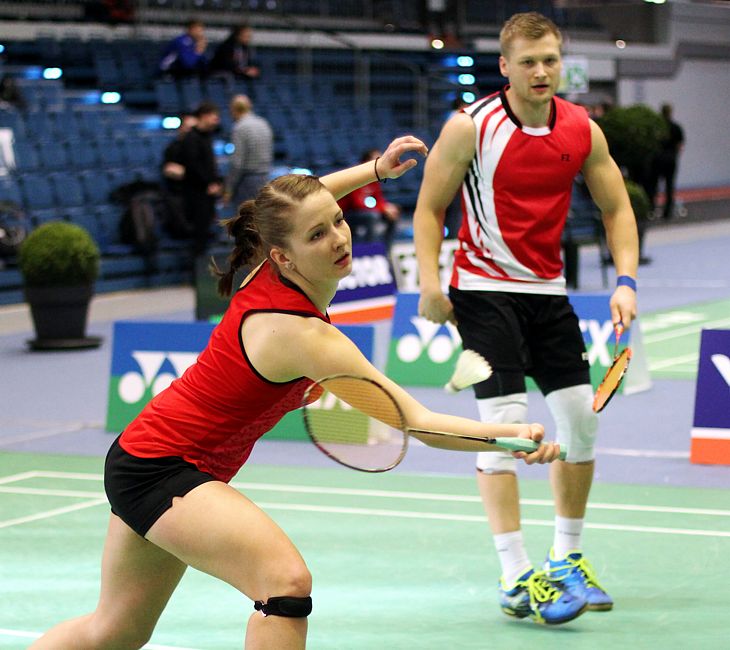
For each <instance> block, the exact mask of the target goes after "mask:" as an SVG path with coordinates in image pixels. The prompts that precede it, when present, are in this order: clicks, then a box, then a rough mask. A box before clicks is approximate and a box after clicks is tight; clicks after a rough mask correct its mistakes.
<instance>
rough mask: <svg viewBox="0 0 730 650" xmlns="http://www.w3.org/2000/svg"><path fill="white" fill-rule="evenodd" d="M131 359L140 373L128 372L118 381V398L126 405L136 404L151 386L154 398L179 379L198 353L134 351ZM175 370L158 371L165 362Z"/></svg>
mask: <svg viewBox="0 0 730 650" xmlns="http://www.w3.org/2000/svg"><path fill="white" fill-rule="evenodd" d="M132 358H133V359H134V360H135V361H136V362H137V365H138V366H139V368H140V370H141V371H142V372H141V373H139V372H134V371H133V370H130V371H129V372H126V373H124V374H123V375H122V376H121V377H120V379H119V386H118V391H119V397H120V398H121V400H122V401H123V402H126V403H127V404H136V403H137V402H139V401H140V400H141V399H142V398H143V397H144V394H145V391H146V390H147V389H148V388H149V387H150V386H151V387H152V395H153V396H155V395H157V394H158V393H161V392H162V391H163V390H165V388H167V387H168V386H169V385H170V384H171V383H172V382H173V381H174V380H175V379H176V378H177V377H180V376H181V375H182V374H183V373H184V372H185V371H186V370H187V369H188V368H189V367H190V366H192V365H193V364H194V363H195V360H196V359H197V358H198V352H149V351H142V350H135V351H133V352H132ZM168 359H169V361H170V364H171V365H172V367H173V368H174V370H175V374H172V373H170V372H163V373H161V374H158V373H160V369H161V368H162V366H163V364H164V363H165V361H166V360H168Z"/></svg>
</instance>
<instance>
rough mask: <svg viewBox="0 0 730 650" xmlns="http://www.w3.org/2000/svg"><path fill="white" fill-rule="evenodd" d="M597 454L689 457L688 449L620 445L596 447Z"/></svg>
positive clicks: (635, 456)
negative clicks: (643, 447)
mask: <svg viewBox="0 0 730 650" xmlns="http://www.w3.org/2000/svg"><path fill="white" fill-rule="evenodd" d="M596 454H601V455H604V456H628V457H631V458H689V452H688V451H671V450H666V451H664V450H661V449H621V448H618V447H596Z"/></svg>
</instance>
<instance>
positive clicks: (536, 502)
mask: <svg viewBox="0 0 730 650" xmlns="http://www.w3.org/2000/svg"><path fill="white" fill-rule="evenodd" d="M27 474H30V475H31V477H32V478H36V477H37V478H68V479H77V480H95V481H101V480H102V479H103V476H102V475H101V474H81V473H75V472H50V471H49V472H46V471H37V472H27ZM18 476H20V475H18ZM0 482H2V479H0ZM230 485H231V487H234V488H236V489H239V490H253V491H256V490H258V491H263V492H286V493H287V494H291V493H298V494H324V495H339V496H358V497H373V498H383V499H412V500H415V501H446V502H457V503H481V500H480V498H479V497H478V496H470V495H461V494H439V493H434V492H407V491H399V490H371V489H361V488H336V487H323V486H317V485H286V484H280V483H247V482H239V481H236V482H233V483H231V484H230ZM3 492H5V493H11V494H12V493H17V494H34V495H40V496H74V497H82V498H86V497H89V498H102V497H103V496H104V493H103V492H86V491H78V490H57V489H54V488H21V487H16V486H14V487H7V488H0V493H3ZM66 493H68V494H66ZM520 503H521V504H523V505H530V506H542V507H548V508H549V507H552V506H553V501H552V500H550V499H520ZM589 508H594V509H596V510H617V511H623V512H631V511H636V512H655V513H665V514H681V515H708V516H716V517H730V510H720V509H715V508H685V507H674V506H651V505H650V506H647V505H641V504H625V503H602V502H596V503H592V502H591V503H589Z"/></svg>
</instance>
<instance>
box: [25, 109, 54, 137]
mask: <svg viewBox="0 0 730 650" xmlns="http://www.w3.org/2000/svg"><path fill="white" fill-rule="evenodd" d="M25 132H26V135H27V136H28V138H30V139H31V140H33V141H35V142H40V141H41V140H52V139H53V138H54V137H55V133H54V132H53V122H52V121H51V118H50V117H48V113H47V112H46V111H45V110H42V109H41V110H36V111H29V112H27V113H26V114H25Z"/></svg>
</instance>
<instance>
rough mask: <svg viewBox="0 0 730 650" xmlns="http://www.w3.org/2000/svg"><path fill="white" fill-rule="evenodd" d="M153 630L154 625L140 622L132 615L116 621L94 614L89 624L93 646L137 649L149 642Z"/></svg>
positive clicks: (128, 649)
mask: <svg viewBox="0 0 730 650" xmlns="http://www.w3.org/2000/svg"><path fill="white" fill-rule="evenodd" d="M153 631H154V625H152V626H151V625H148V624H146V623H144V622H140V621H138V620H135V619H134V617H130V618H127V619H125V620H123V621H117V620H114V619H111V618H109V617H105V616H101V615H94V616H92V619H91V625H90V636H91V639H92V647H94V648H119V650H139V648H142V647H143V646H144V645H145V644H147V643H148V642H149V640H150V638H151V637H152V632H153Z"/></svg>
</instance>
